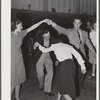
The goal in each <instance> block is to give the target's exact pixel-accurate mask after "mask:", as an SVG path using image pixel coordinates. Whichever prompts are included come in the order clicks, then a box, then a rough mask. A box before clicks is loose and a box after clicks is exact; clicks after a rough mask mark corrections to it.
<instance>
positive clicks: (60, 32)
mask: <svg viewBox="0 0 100 100" xmlns="http://www.w3.org/2000/svg"><path fill="white" fill-rule="evenodd" d="M48 24H49V25H52V27H53V28H54V29H56V30H57V31H58V32H59V34H64V35H66V36H68V35H69V31H68V29H66V28H63V27H61V26H59V25H57V24H56V23H55V22H53V21H52V20H49V19H48Z"/></svg>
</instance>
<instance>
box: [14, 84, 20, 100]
mask: <svg viewBox="0 0 100 100" xmlns="http://www.w3.org/2000/svg"><path fill="white" fill-rule="evenodd" d="M19 94H20V85H17V86H16V87H15V98H16V100H20V98H19Z"/></svg>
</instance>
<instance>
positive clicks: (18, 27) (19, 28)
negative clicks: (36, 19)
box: [16, 23, 23, 32]
mask: <svg viewBox="0 0 100 100" xmlns="http://www.w3.org/2000/svg"><path fill="white" fill-rule="evenodd" d="M16 27H17V31H18V32H21V31H22V29H23V26H22V23H19V24H18V25H16Z"/></svg>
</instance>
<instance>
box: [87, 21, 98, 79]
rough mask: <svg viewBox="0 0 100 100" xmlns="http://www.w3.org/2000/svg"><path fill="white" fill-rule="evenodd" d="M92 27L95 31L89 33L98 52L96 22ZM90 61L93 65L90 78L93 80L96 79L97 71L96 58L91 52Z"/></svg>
mask: <svg viewBox="0 0 100 100" xmlns="http://www.w3.org/2000/svg"><path fill="white" fill-rule="evenodd" d="M92 26H93V30H92V31H91V32H90V33H89V36H90V40H91V42H92V44H93V46H94V48H95V50H96V47H97V44H96V36H97V33H96V21H94V22H93V24H92ZM89 61H90V63H91V64H92V74H91V76H89V77H88V78H93V77H95V70H96V56H94V55H93V53H92V52H91V51H90V52H89Z"/></svg>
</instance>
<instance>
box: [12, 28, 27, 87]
mask: <svg viewBox="0 0 100 100" xmlns="http://www.w3.org/2000/svg"><path fill="white" fill-rule="evenodd" d="M26 35H27V31H26V30H23V31H22V32H21V33H20V34H18V35H16V34H14V33H13V32H12V33H11V86H16V85H18V84H21V83H23V82H24V81H25V80H26V74H25V67H24V62H23V56H22V51H21V45H22V41H23V38H24V37H25V36H26Z"/></svg>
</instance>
